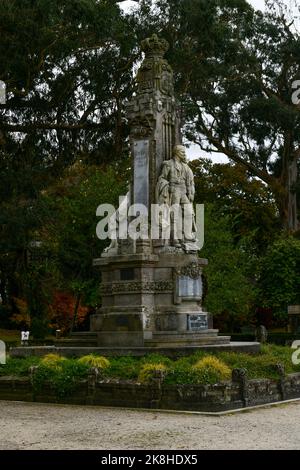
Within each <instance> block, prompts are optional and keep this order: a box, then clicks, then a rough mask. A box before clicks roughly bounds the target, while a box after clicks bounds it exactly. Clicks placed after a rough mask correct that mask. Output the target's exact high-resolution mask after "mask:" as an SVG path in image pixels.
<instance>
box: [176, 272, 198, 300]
mask: <svg viewBox="0 0 300 470" xmlns="http://www.w3.org/2000/svg"><path fill="white" fill-rule="evenodd" d="M178 295H179V297H200V298H201V297H202V279H201V277H198V278H196V279H193V278H191V277H189V276H179V277H178Z"/></svg>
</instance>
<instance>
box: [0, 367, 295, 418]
mask: <svg viewBox="0 0 300 470" xmlns="http://www.w3.org/2000/svg"><path fill="white" fill-rule="evenodd" d="M292 398H300V373H295V374H290V375H287V376H282V377H281V378H280V379H279V380H270V379H256V380H248V379H247V376H246V374H245V371H244V370H243V369H235V370H234V371H233V375H232V381H230V382H229V381H228V382H224V383H219V384H215V385H167V384H164V383H163V381H162V380H161V379H154V380H153V381H152V383H151V384H149V385H144V384H139V383H133V382H129V381H118V380H103V379H101V378H99V377H97V375H96V374H95V373H93V372H92V373H91V374H90V376H89V378H88V380H83V381H80V382H78V384H77V386H76V390H75V391H74V392H73V393H72V394H70V395H68V396H64V397H61V398H58V397H57V396H56V395H55V393H54V391H53V389H52V388H51V384H50V383H48V384H46V385H45V386H44V387H43V388H42V389H41V390H40V391H36V390H34V388H33V386H32V382H31V379H30V377H24V378H20V377H0V400H21V401H30V402H42V403H65V404H77V405H102V406H119V407H129V408H149V409H151V408H152V409H154V408H156V409H169V410H189V411H225V410H231V409H237V408H243V407H248V406H254V405H261V404H266V403H272V402H276V401H282V400H288V399H292Z"/></svg>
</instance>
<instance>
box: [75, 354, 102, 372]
mask: <svg viewBox="0 0 300 470" xmlns="http://www.w3.org/2000/svg"><path fill="white" fill-rule="evenodd" d="M78 362H79V363H80V364H85V365H87V366H90V367H96V368H97V369H107V368H108V367H109V366H110V362H109V360H108V359H106V357H103V356H96V355H95V354H87V355H86V356H82V357H81V358H80V359H78Z"/></svg>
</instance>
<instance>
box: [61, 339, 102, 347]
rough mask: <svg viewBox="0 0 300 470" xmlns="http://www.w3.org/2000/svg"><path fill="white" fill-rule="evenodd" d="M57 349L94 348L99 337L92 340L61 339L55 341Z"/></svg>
mask: <svg viewBox="0 0 300 470" xmlns="http://www.w3.org/2000/svg"><path fill="white" fill-rule="evenodd" d="M54 345H55V346H57V347H70V348H72V347H79V348H80V347H93V346H97V337H96V338H90V339H85V338H83V339H80V338H61V339H57V340H56V341H54Z"/></svg>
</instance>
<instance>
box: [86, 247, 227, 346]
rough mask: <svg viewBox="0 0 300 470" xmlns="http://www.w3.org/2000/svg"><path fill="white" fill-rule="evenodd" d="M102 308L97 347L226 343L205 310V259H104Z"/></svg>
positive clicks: (96, 319)
mask: <svg viewBox="0 0 300 470" xmlns="http://www.w3.org/2000/svg"><path fill="white" fill-rule="evenodd" d="M94 264H95V265H96V266H99V267H100V268H101V272H102V283H101V295H102V307H101V308H100V309H99V312H98V313H97V314H95V315H93V316H92V317H91V331H93V332H97V339H98V346H101V347H106V346H117V347H133V346H149V347H153V346H157V347H161V346H177V345H178V346H185V345H190V346H196V345H198V344H216V343H218V344H224V343H225V342H229V338H228V337H218V336H217V333H218V331H217V330H214V329H213V328H212V319H211V316H210V315H209V314H208V313H207V312H205V311H203V309H202V268H203V266H205V265H206V264H207V260H206V259H201V258H198V256H197V255H193V254H186V253H178V252H177V253H176V252H174V253H172V252H171V253H160V254H159V255H158V254H154V253H152V254H142V253H135V254H131V255H117V256H113V257H105V258H99V259H97V260H95V262H94Z"/></svg>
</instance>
